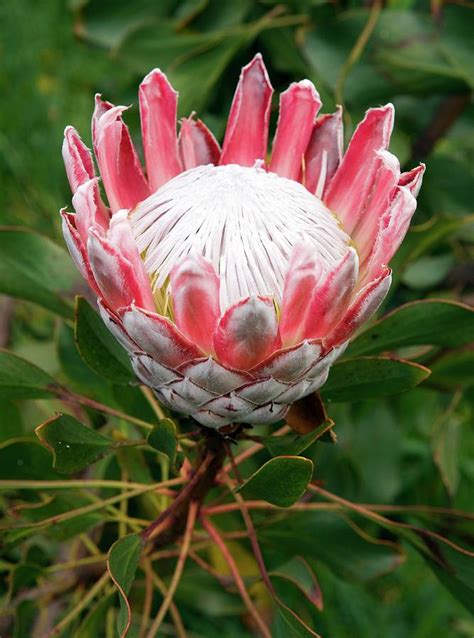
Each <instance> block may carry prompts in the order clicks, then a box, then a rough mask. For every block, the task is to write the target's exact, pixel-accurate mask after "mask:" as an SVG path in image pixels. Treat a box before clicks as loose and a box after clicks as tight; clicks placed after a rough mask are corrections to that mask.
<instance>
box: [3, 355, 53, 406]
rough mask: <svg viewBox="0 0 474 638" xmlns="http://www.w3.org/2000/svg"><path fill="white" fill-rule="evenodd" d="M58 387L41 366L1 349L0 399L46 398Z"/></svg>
mask: <svg viewBox="0 0 474 638" xmlns="http://www.w3.org/2000/svg"><path fill="white" fill-rule="evenodd" d="M58 387H59V386H58V384H57V382H56V381H55V380H54V379H53V377H50V376H49V374H47V373H46V372H44V371H43V370H41V368H38V367H37V366H35V365H34V364H32V363H30V362H29V361H26V360H25V359H22V358H21V357H18V356H17V355H16V354H13V352H8V351H7V350H2V349H0V399H9V400H15V399H46V398H48V397H50V396H52V395H54V393H55V390H56V389H57V388H58Z"/></svg>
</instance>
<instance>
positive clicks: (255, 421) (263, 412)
mask: <svg viewBox="0 0 474 638" xmlns="http://www.w3.org/2000/svg"><path fill="white" fill-rule="evenodd" d="M289 409H290V406H289V405H286V404H283V405H282V404H281V403H273V402H272V403H268V404H267V405H262V406H261V407H260V408H255V410H254V411H253V412H251V413H250V414H247V416H246V417H245V422H246V423H250V424H252V425H259V424H264V423H276V422H277V421H282V420H283V419H284V418H285V417H286V415H287V412H288V410H289Z"/></svg>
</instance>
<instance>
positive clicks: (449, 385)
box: [429, 349, 474, 390]
mask: <svg viewBox="0 0 474 638" xmlns="http://www.w3.org/2000/svg"><path fill="white" fill-rule="evenodd" d="M430 366H431V372H432V374H431V376H430V379H429V383H430V385H432V386H433V387H441V388H443V389H447V390H449V389H453V388H465V387H468V386H472V385H473V384H474V350H471V349H466V350H461V351H459V350H456V351H455V352H448V353H447V354H445V355H444V356H442V357H439V358H437V359H436V360H435V361H434V363H433V364H430Z"/></svg>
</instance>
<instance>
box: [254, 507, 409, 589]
mask: <svg viewBox="0 0 474 638" xmlns="http://www.w3.org/2000/svg"><path fill="white" fill-rule="evenodd" d="M349 522H350V523H351V524H350V525H349ZM260 537H261V539H262V541H263V542H264V543H265V546H266V547H267V548H268V549H269V550H274V551H275V550H276V551H277V552H278V556H279V557H280V559H284V558H287V559H288V560H291V559H292V558H293V557H294V556H295V554H296V555H299V554H300V555H303V556H304V557H305V560H307V561H309V562H310V564H311V565H313V564H316V565H319V564H321V563H324V564H325V565H327V566H328V567H329V568H330V569H331V571H332V572H333V573H334V574H336V575H337V576H338V577H340V578H341V579H342V580H343V581H344V582H348V581H354V582H361V583H366V582H368V581H371V580H373V579H375V578H378V577H380V576H382V575H384V574H387V573H388V572H391V571H393V570H395V569H396V568H397V567H399V566H400V564H401V563H403V561H404V559H405V555H404V553H403V551H402V549H401V547H400V546H398V545H396V544H395V543H393V542H389V541H384V540H380V539H378V538H371V536H369V535H368V534H367V533H364V530H361V529H360V528H359V527H356V526H355V525H354V524H353V523H352V521H350V519H346V520H344V519H342V518H341V517H340V515H339V514H334V513H333V512H324V511H317V512H291V516H289V517H287V518H286V519H285V520H282V521H278V522H276V523H275V524H274V525H272V526H271V527H267V528H265V529H262V531H261V533H260ZM315 561H317V562H315ZM323 591H324V590H323Z"/></svg>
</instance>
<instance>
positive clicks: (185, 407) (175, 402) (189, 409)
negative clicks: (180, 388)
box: [157, 384, 198, 416]
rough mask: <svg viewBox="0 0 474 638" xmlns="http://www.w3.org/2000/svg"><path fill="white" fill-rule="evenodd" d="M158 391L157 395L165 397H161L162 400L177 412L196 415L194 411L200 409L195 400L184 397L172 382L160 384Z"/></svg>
mask: <svg viewBox="0 0 474 638" xmlns="http://www.w3.org/2000/svg"><path fill="white" fill-rule="evenodd" d="M158 392H159V395H157V396H160V397H163V398H160V400H161V401H163V403H164V404H165V405H167V406H169V407H170V408H171V409H172V410H175V411H176V412H183V413H184V414H190V415H192V416H194V412H195V411H196V410H197V409H198V406H197V405H195V403H194V402H193V401H190V400H188V399H186V398H185V397H182V396H181V395H180V394H179V392H177V391H176V390H175V388H174V387H173V385H172V384H171V385H163V386H160V389H159V390H158Z"/></svg>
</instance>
